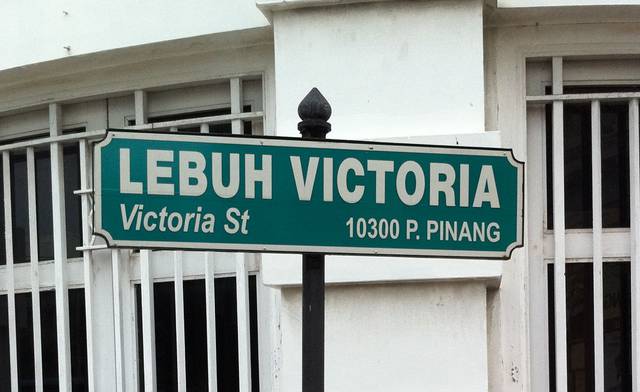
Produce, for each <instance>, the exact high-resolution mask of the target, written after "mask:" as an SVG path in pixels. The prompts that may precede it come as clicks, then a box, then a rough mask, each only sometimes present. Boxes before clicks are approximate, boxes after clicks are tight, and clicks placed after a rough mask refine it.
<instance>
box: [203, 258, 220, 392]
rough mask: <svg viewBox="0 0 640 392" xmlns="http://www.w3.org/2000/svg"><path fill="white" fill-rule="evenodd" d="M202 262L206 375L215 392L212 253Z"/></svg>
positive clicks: (214, 316)
mask: <svg viewBox="0 0 640 392" xmlns="http://www.w3.org/2000/svg"><path fill="white" fill-rule="evenodd" d="M204 262H205V265H204V274H205V278H204V286H205V295H206V300H205V306H206V307H207V314H206V316H207V365H208V366H207V375H208V384H209V392H217V390H218V365H217V359H216V350H217V347H216V281H215V265H214V253H213V252H207V254H206V256H205V261H204Z"/></svg>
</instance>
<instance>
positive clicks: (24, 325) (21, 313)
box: [15, 293, 36, 392]
mask: <svg viewBox="0 0 640 392" xmlns="http://www.w3.org/2000/svg"><path fill="white" fill-rule="evenodd" d="M15 298H16V346H17V347H16V350H17V354H18V388H19V390H20V391H21V392H22V391H24V392H28V391H35V390H36V382H35V370H34V366H33V310H32V303H31V293H20V294H16V297H15Z"/></svg>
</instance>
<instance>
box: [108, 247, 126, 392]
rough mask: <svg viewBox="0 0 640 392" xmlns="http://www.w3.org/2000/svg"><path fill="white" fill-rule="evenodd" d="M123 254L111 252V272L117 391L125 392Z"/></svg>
mask: <svg viewBox="0 0 640 392" xmlns="http://www.w3.org/2000/svg"><path fill="white" fill-rule="evenodd" d="M121 264H122V254H121V253H120V250H118V249H112V250H111V271H112V287H113V325H114V327H115V354H116V358H115V360H116V361H115V362H116V363H115V365H116V391H117V392H124V390H125V387H124V343H123V341H122V340H123V335H124V329H123V327H122V287H121V284H120V282H121V281H122V274H121V271H122V267H121Z"/></svg>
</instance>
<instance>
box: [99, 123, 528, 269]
mask: <svg viewBox="0 0 640 392" xmlns="http://www.w3.org/2000/svg"><path fill="white" fill-rule="evenodd" d="M523 176H524V165H523V163H522V162H518V161H517V160H516V159H515V158H514V157H513V154H512V152H511V151H510V150H506V149H491V148H462V147H442V146H424V145H409V144H389V143H374V142H347V141H336V140H326V141H309V140H300V139H292V138H274V137H235V136H211V135H192V134H175V133H174V134H169V133H149V132H131V131H113V130H109V131H108V132H107V134H106V137H105V139H103V140H102V141H100V142H97V143H96V145H95V150H94V187H95V195H94V196H95V206H94V232H95V234H97V235H100V236H103V237H104V238H105V239H106V241H107V242H108V245H109V246H113V247H129V248H131V247H133V248H153V249H196V250H222V251H254V252H295V253H302V252H306V253H309V252H312V253H313V252H319V253H329V254H359V255H405V256H437V257H467V258H499V259H507V258H509V257H510V254H511V252H512V251H513V249H514V248H517V247H519V246H522V219H523Z"/></svg>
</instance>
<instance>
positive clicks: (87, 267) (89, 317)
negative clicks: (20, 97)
mask: <svg viewBox="0 0 640 392" xmlns="http://www.w3.org/2000/svg"><path fill="white" fill-rule="evenodd" d="M78 143H79V150H80V189H82V190H87V189H90V188H91V175H92V174H91V173H92V171H91V151H90V147H89V142H88V141H87V139H81V140H80V141H79V142H78ZM89 197H90V195H89V193H86V192H85V193H82V194H81V195H80V203H81V208H82V216H83V217H84V219H83V220H82V243H83V244H86V245H91V222H90V221H89V219H91V218H90V215H91V200H90V199H89ZM82 267H83V279H84V310H85V315H86V317H85V318H86V331H87V382H88V384H89V385H88V387H89V392H93V391H95V388H96V386H95V375H94V372H95V369H94V367H93V359H94V357H93V354H94V351H93V253H92V252H91V250H90V249H84V250H83V251H82Z"/></svg>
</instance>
